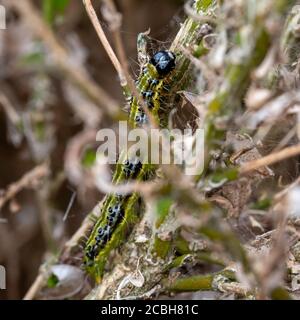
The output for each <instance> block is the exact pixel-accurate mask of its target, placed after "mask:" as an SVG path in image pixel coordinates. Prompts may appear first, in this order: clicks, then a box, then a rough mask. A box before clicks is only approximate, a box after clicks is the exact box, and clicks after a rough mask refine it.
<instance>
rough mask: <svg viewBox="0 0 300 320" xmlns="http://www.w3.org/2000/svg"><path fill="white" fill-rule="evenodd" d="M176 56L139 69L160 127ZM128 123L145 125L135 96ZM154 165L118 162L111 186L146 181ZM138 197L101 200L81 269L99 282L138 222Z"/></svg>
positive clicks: (161, 55) (140, 84) (140, 85)
mask: <svg viewBox="0 0 300 320" xmlns="http://www.w3.org/2000/svg"><path fill="white" fill-rule="evenodd" d="M175 60H176V58H175V54H174V53H173V52H171V51H165V50H163V51H158V52H156V53H155V54H154V55H153V56H152V57H151V58H150V59H148V61H146V62H145V64H144V65H143V66H142V67H141V72H140V76H139V77H138V79H137V81H136V87H137V90H138V91H139V93H140V94H141V96H142V98H143V99H144V102H145V104H146V105H147V107H148V110H149V112H151V114H152V115H153V116H154V118H155V119H156V120H157V121H158V123H159V124H160V126H164V125H165V119H166V115H167V113H166V112H164V111H165V110H164V109H163V106H164V105H165V99H164V98H165V95H166V94H167V93H168V92H169V90H170V85H171V80H172V73H173V70H174V69H175ZM126 100H127V101H128V103H129V107H130V113H129V121H130V123H131V124H132V125H133V126H134V127H137V126H142V125H144V124H146V123H147V122H148V119H147V115H146V113H145V111H144V110H143V108H142V107H141V105H140V103H139V101H138V99H137V97H134V96H129V97H127V99H126ZM160 113H161V114H160ZM154 170H155V166H153V165H151V164H144V163H142V162H141V161H140V160H139V159H137V158H136V159H130V158H127V159H125V160H122V159H119V161H118V163H117V166H116V170H115V173H114V175H113V183H115V184H119V183H124V182H126V181H129V180H131V179H136V180H139V181H143V180H147V179H148V178H149V176H150V175H151V173H153V171H154ZM140 205H141V201H140V197H139V195H138V194H137V193H133V194H131V195H127V196H124V195H119V194H109V195H107V196H106V198H105V199H104V202H103V205H102V214H101V216H100V218H99V219H98V221H96V223H95V225H94V227H93V230H92V232H91V234H90V236H89V238H88V240H87V243H86V246H85V249H84V266H85V269H86V271H87V272H88V273H89V274H91V275H92V276H93V277H94V278H95V280H96V282H100V281H101V277H102V274H103V271H104V268H105V264H106V261H107V258H108V255H109V253H110V252H111V250H112V249H114V248H116V247H117V246H118V245H119V244H120V241H121V239H124V238H125V237H126V233H127V232H128V231H129V230H130V228H131V227H132V226H133V225H134V224H135V223H136V222H137V221H138V219H139V214H138V212H139V211H141V210H139V208H138V207H139V206H140Z"/></svg>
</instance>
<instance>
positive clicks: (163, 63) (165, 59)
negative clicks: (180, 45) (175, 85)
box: [150, 50, 176, 77]
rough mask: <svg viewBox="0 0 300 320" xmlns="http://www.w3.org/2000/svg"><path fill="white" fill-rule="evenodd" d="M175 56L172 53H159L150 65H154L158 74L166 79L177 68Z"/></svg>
mask: <svg viewBox="0 0 300 320" xmlns="http://www.w3.org/2000/svg"><path fill="white" fill-rule="evenodd" d="M175 60H176V57H175V54H174V53H173V52H171V51H165V50H162V51H158V52H156V53H155V54H154V56H153V57H152V58H151V59H150V63H151V64H153V65H154V66H155V68H156V70H157V73H158V74H159V75H160V76H162V77H164V76H166V75H167V74H169V73H170V72H171V71H172V70H173V69H174V68H175Z"/></svg>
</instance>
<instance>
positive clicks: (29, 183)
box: [0, 163, 49, 210]
mask: <svg viewBox="0 0 300 320" xmlns="http://www.w3.org/2000/svg"><path fill="white" fill-rule="evenodd" d="M48 174H49V166H48V164H46V163H43V164H41V165H39V166H37V167H35V168H34V169H32V170H31V171H29V172H27V173H26V174H25V175H24V176H23V177H22V178H21V179H20V180H19V181H17V182H14V183H12V184H11V185H9V186H8V188H7V190H6V191H5V192H4V194H3V195H2V196H1V197H0V210H1V209H2V207H3V206H4V205H5V203H6V202H8V201H9V200H11V199H13V198H14V197H15V196H16V195H17V193H19V192H20V191H21V190H23V189H25V188H30V187H33V186H34V185H36V184H37V183H38V182H39V181H40V180H41V179H43V178H45V177H46V176H47V175H48Z"/></svg>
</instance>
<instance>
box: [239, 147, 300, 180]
mask: <svg viewBox="0 0 300 320" xmlns="http://www.w3.org/2000/svg"><path fill="white" fill-rule="evenodd" d="M299 154H300V144H298V145H295V146H292V147H288V148H285V149H283V150H281V151H279V152H276V153H271V154H269V155H267V156H265V157H263V158H260V159H256V160H253V161H249V162H247V163H245V164H244V165H242V166H241V168H240V174H246V173H249V172H251V171H253V170H257V169H259V168H261V167H265V166H269V165H271V164H274V163H276V162H280V161H282V160H285V159H288V158H292V157H295V156H297V155H299Z"/></svg>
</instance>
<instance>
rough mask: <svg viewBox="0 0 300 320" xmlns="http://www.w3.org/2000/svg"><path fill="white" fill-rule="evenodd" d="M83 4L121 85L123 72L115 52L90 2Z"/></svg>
mask: <svg viewBox="0 0 300 320" xmlns="http://www.w3.org/2000/svg"><path fill="white" fill-rule="evenodd" d="M83 4H84V6H85V9H86V11H87V13H88V15H89V17H90V19H91V22H92V24H93V26H94V28H95V30H96V32H97V35H98V37H99V39H100V41H101V43H102V45H103V47H104V50H105V51H106V53H107V55H108V57H109V59H110V61H111V62H112V64H113V66H114V67H115V69H116V71H117V73H118V75H119V78H120V80H121V83H122V80H124V72H123V69H122V66H121V64H120V62H119V60H118V58H117V56H116V55H115V52H114V51H113V49H112V47H111V45H110V43H109V42H108V40H107V38H106V35H105V33H104V31H103V29H102V27H101V24H100V23H99V20H98V17H97V14H96V11H95V9H94V8H93V5H92V3H91V0H83Z"/></svg>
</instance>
